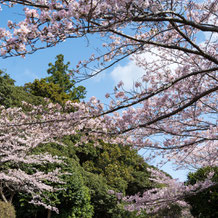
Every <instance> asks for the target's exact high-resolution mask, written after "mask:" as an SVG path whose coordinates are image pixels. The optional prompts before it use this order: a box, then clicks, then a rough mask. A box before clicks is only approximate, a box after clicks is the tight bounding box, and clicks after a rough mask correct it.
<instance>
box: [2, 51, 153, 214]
mask: <svg viewBox="0 0 218 218" xmlns="http://www.w3.org/2000/svg"><path fill="white" fill-rule="evenodd" d="M68 67H69V62H68V63H67V64H64V58H63V55H58V56H57V57H56V62H55V64H54V65H53V64H51V63H50V64H49V69H48V74H50V75H51V76H49V77H46V78H44V79H41V80H35V81H34V82H33V83H28V84H26V85H25V88H23V87H17V86H15V85H14V81H13V80H12V79H11V78H10V77H9V76H8V75H7V74H4V75H3V76H1V77H0V83H1V81H2V84H3V86H2V87H5V88H6V90H7V92H4V89H3V88H2V89H1V87H0V96H6V97H7V98H6V97H5V99H4V101H2V102H3V103H2V104H4V105H7V106H8V107H11V106H21V105H22V104H21V102H22V101H26V102H28V103H31V104H39V103H40V102H45V101H44V99H43V97H47V98H49V99H50V100H51V101H53V102H58V103H61V104H62V103H64V102H65V101H67V100H76V99H77V100H79V99H81V98H82V97H84V94H85V88H84V87H75V81H74V80H72V79H70V78H71V77H70V76H69V75H70V74H72V71H70V70H69V69H68ZM1 93H2V94H1ZM79 140H80V135H79V134H78V135H76V136H67V137H63V138H62V142H63V143H64V144H65V145H66V146H63V145H58V144H55V143H49V144H46V145H41V146H39V147H37V149H35V150H34V152H35V153H44V152H48V153H50V154H52V155H55V156H59V157H62V158H63V157H64V158H65V160H64V163H63V164H60V165H54V164H47V165H46V166H44V167H40V170H44V171H45V172H49V171H51V170H52V169H54V167H57V166H58V167H59V168H60V169H61V172H62V173H65V174H63V175H61V177H62V179H63V180H64V182H65V183H64V184H60V185H57V184H52V185H53V187H54V188H57V189H58V190H57V191H56V192H53V193H48V192H47V193H46V192H45V193H44V196H45V197H44V199H43V201H44V202H45V203H49V204H50V205H52V206H54V205H56V206H57V207H58V209H59V211H60V214H58V215H56V214H55V213H54V212H52V217H54V218H56V217H58V218H59V217H60V218H71V217H84V218H89V217H95V218H102V217H106V218H107V217H108V218H127V217H128V218H136V217H143V218H145V217H147V215H145V214H141V215H139V214H137V213H136V212H128V211H125V210H124V206H125V205H123V204H122V203H121V204H117V198H116V197H115V196H113V195H111V194H108V191H109V190H114V191H115V192H120V193H122V194H124V195H132V194H136V193H138V192H141V193H142V192H143V191H145V190H147V189H150V188H152V187H154V186H156V184H153V183H151V182H150V181H149V177H150V173H149V172H148V171H147V168H148V167H149V166H148V165H147V164H146V163H145V162H144V160H143V158H142V157H140V156H139V155H138V154H137V151H136V150H134V149H131V148H130V147H129V146H124V145H114V144H106V143H103V142H102V141H101V142H100V146H98V147H96V146H95V142H94V141H90V142H89V143H87V144H82V145H80V146H78V147H75V144H76V143H77V142H78V141H79ZM33 167H36V168H37V167H39V166H33ZM23 169H24V170H27V171H29V170H30V171H31V169H30V168H27V167H25V164H24V166H23ZM29 200H30V197H29V196H28V195H24V194H21V193H20V194H19V195H16V196H15V202H14V205H15V207H16V210H17V217H18V218H19V217H20V218H27V217H36V218H41V217H47V213H48V211H47V210H46V209H44V208H43V207H41V206H34V205H31V204H29Z"/></svg>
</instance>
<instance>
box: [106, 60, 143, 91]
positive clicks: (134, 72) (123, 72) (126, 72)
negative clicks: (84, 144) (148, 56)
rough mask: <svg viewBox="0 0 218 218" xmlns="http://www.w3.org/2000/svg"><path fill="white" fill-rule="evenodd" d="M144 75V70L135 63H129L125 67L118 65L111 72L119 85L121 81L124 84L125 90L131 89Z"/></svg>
mask: <svg viewBox="0 0 218 218" xmlns="http://www.w3.org/2000/svg"><path fill="white" fill-rule="evenodd" d="M143 74H144V70H143V69H142V68H140V67H138V66H136V64H135V63H134V61H129V62H128V63H127V64H126V65H125V66H121V65H118V66H117V67H115V68H114V70H113V71H112V72H111V74H110V75H111V77H112V79H113V80H114V82H115V83H116V84H117V83H119V82H120V81H122V82H123V83H124V86H123V87H124V88H125V89H128V90H129V89H131V88H132V87H133V83H134V82H136V81H137V80H139V79H140V78H141V77H142V76H143Z"/></svg>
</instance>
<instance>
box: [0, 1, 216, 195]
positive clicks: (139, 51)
mask: <svg viewBox="0 0 218 218" xmlns="http://www.w3.org/2000/svg"><path fill="white" fill-rule="evenodd" d="M0 4H2V8H3V10H10V9H9V8H10V7H16V5H19V6H22V7H23V13H24V15H25V19H24V20H22V21H20V22H19V23H16V22H13V21H8V24H7V25H8V27H7V28H1V29H0V49H1V56H2V57H5V58H6V57H12V56H25V55H27V54H31V53H33V52H35V51H37V50H39V49H43V48H48V47H52V46H55V45H56V44H57V43H61V42H63V41H64V40H66V39H68V38H79V37H84V36H86V37H88V36H89V35H91V34H99V35H100V36H101V37H102V39H104V41H106V42H107V43H103V44H102V55H100V56H97V55H95V54H93V55H92V56H91V57H90V58H89V59H88V60H84V61H82V60H81V61H80V62H79V63H78V65H77V66H76V67H75V69H74V70H75V72H78V73H80V74H79V79H80V80H84V79H87V78H90V77H93V76H95V75H97V74H99V73H101V72H102V71H103V70H105V69H107V68H109V67H111V66H113V65H115V64H116V63H117V62H119V61H120V60H122V59H124V58H126V57H131V58H132V59H133V60H134V61H135V63H136V64H137V65H138V66H139V67H141V68H142V69H143V70H144V76H143V77H142V78H141V80H139V81H137V82H136V83H135V86H134V87H133V89H132V90H131V91H129V90H125V89H124V86H123V83H122V81H121V82H120V83H119V84H118V85H117V87H115V89H114V92H113V93H111V94H109V93H107V94H106V97H107V98H111V102H110V104H109V105H108V106H105V107H104V106H103V105H102V104H101V103H100V102H99V101H98V100H97V99H95V98H92V99H91V100H90V102H89V103H88V104H87V106H85V108H86V109H85V110H87V112H88V114H89V116H88V117H89V118H91V119H89V120H88V119H85V120H86V122H87V123H88V125H87V126H88V127H90V129H89V130H92V131H90V132H92V135H93V136H95V137H96V136H98V137H101V136H103V138H104V139H106V140H109V138H114V139H116V140H117V141H116V142H122V143H127V144H132V145H133V146H134V147H136V148H139V149H140V148H146V149H148V150H149V151H150V156H149V158H151V159H152V158H154V157H156V156H157V155H162V156H163V157H164V161H168V160H173V161H175V164H176V165H175V166H177V167H178V168H180V167H187V166H189V167H194V168H199V167H202V166H207V165H209V166H214V165H217V160H216V159H217V158H216V157H217V134H216V132H217V125H216V124H217V102H218V101H217V90H218V86H217V70H218V59H217V33H218V27H217V21H218V19H217V16H218V15H217V11H218V2H217V0H205V1H193V0H160V1H157V0H132V1H129V0H123V1H117V0H63V1H58V0H51V1H49V0H24V1H20V0H11V1H10V0H6V1H0ZM7 7H9V8H7ZM78 105H79V106H78V107H79V108H80V107H81V108H83V107H84V104H78ZM80 110H81V109H78V111H80ZM73 116H74V115H73ZM77 118H81V116H78V117H77ZM86 118H87V117H86ZM55 119H56V120H57V118H54V119H53V121H54V120H55ZM59 120H62V119H59ZM53 121H52V122H53ZM62 121H63V122H62V123H64V125H66V127H65V130H67V131H69V132H71V131H75V129H77V128H76V127H75V126H77V127H78V126H80V127H81V123H84V122H82V121H84V120H83V119H82V121H81V120H77V122H76V124H78V125H73V128H75V129H74V130H68V127H70V126H69V125H68V124H65V123H66V122H64V121H66V119H64V120H62ZM74 121H75V120H74ZM52 122H50V121H49V123H50V124H51V123H52ZM54 123H61V122H54ZM54 123H53V124H51V125H57V124H54ZM58 125H59V124H58ZM62 125H63V124H62ZM87 126H85V125H84V126H83V127H86V129H87ZM47 128H49V127H47ZM78 129H83V128H78ZM87 130H88V129H87ZM60 131H61V130H60ZM87 132H88V131H87ZM157 137H158V142H157V140H156V139H157ZM159 139H160V140H159ZM169 184H170V182H169ZM205 187H206V186H205ZM181 190H182V189H181ZM190 190H191V189H190ZM184 192H185V191H184Z"/></svg>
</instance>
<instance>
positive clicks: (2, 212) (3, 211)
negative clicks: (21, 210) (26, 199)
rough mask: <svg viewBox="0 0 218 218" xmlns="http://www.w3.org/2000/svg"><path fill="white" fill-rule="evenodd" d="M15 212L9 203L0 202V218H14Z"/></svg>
mask: <svg viewBox="0 0 218 218" xmlns="http://www.w3.org/2000/svg"><path fill="white" fill-rule="evenodd" d="M15 217H16V214H15V210H14V207H13V205H12V204H11V203H6V202H3V201H0V218H15Z"/></svg>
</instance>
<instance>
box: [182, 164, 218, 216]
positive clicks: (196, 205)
mask: <svg viewBox="0 0 218 218" xmlns="http://www.w3.org/2000/svg"><path fill="white" fill-rule="evenodd" d="M210 172H214V175H213V178H212V181H213V182H214V183H215V184H216V185H214V186H212V187H210V188H209V189H206V190H204V191H203V192H200V193H198V194H197V195H193V196H191V197H188V198H187V199H186V201H187V202H188V203H189V204H190V205H191V213H192V215H193V216H194V217H199V218H200V217H202V218H217V217H218V210H217V205H218V184H217V182H218V167H205V168H201V169H199V170H197V171H196V172H195V173H189V175H188V180H187V184H191V185H194V184H195V183H196V182H198V181H204V180H205V179H206V178H207V176H208V174H209V173H210Z"/></svg>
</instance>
